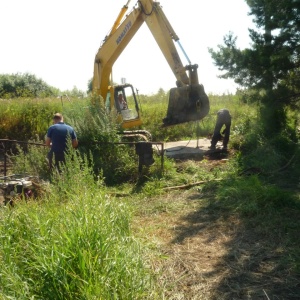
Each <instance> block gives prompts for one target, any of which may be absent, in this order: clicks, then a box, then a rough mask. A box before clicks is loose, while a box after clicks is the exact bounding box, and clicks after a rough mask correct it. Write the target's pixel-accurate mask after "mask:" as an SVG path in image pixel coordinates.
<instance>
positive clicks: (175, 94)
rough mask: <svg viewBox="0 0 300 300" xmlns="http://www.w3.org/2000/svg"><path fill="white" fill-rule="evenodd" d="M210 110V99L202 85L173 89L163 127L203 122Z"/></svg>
mask: <svg viewBox="0 0 300 300" xmlns="http://www.w3.org/2000/svg"><path fill="white" fill-rule="evenodd" d="M209 108H210V107H209V99H208V97H207V95H206V93H205V91H204V87H203V85H202V84H190V85H187V86H181V87H177V88H172V89H171V90H170V96H169V105H168V110H167V116H166V117H165V118H164V119H163V127H167V126H172V125H177V124H181V123H185V122H190V121H198V120H201V119H203V118H204V117H205V116H206V115H207V114H208V112H209Z"/></svg>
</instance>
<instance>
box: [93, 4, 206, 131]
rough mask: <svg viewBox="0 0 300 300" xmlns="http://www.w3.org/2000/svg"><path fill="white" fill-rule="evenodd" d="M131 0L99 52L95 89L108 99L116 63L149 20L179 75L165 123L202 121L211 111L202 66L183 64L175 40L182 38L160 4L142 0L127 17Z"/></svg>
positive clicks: (176, 74)
mask: <svg viewBox="0 0 300 300" xmlns="http://www.w3.org/2000/svg"><path fill="white" fill-rule="evenodd" d="M129 2H130V0H129V1H128V2H127V4H126V5H125V6H124V7H123V8H122V10H121V12H120V13H119V15H118V17H117V19H116V21H115V23H114V25H113V27H112V29H111V31H110V33H109V34H108V35H107V36H106V37H105V39H104V41H103V44H102V45H101V47H100V48H99V50H98V52H97V54H96V57H95V63H94V77H93V91H94V92H95V93H97V94H98V95H101V96H102V97H103V99H106V96H107V93H108V86H109V85H110V84H111V74H112V67H113V64H114V63H115V61H116V60H117V59H118V57H119V56H120V55H121V53H122V52H123V50H124V49H125V48H126V46H127V45H128V43H129V42H130V41H131V39H132V38H133V36H134V35H135V34H136V32H137V31H138V30H139V28H140V27H141V25H142V24H143V23H146V24H147V26H148V28H149V29H150V31H151V33H152V35H153V37H154V39H155V41H156V43H157V44H158V46H159V48H160V50H161V52H162V53H163V55H164V57H165V59H166V61H167V62H168V64H169V66H170V68H171V70H172V72H173V74H174V75H175V78H176V87H175V88H172V89H171V90H170V96H169V106H168V111H167V116H166V118H164V120H163V125H164V126H170V125H176V124H180V123H184V122H189V121H195V120H201V119H202V118H204V117H205V116H206V115H207V114H208V112H209V100H208V97H207V95H206V94H205V91H204V88H203V86H202V85H201V84H199V81H198V73H197V68H198V66H197V65H192V64H191V63H190V62H189V65H187V66H183V64H182V61H181V59H180V56H179V54H178V52H177V49H176V47H175V43H174V42H179V38H178V36H177V35H176V33H175V31H174V30H173V28H172V26H171V24H170V22H169V21H168V19H167V17H166V16H165V14H164V12H163V10H162V8H161V6H160V3H159V2H156V1H153V0H139V1H138V2H137V5H136V6H135V7H134V8H133V10H132V11H131V12H130V13H129V14H128V15H126V16H125V14H126V12H127V9H128V3H129ZM179 45H180V44H179ZM180 46H181V45H180Z"/></svg>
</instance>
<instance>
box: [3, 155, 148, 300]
mask: <svg viewBox="0 0 300 300" xmlns="http://www.w3.org/2000/svg"><path fill="white" fill-rule="evenodd" d="M69 158H70V159H67V162H66V166H65V168H63V171H62V172H61V173H57V174H54V177H53V180H52V185H51V192H50V193H48V194H46V195H45V197H44V198H43V199H41V200H42V202H28V203H25V202H20V201H19V202H17V204H16V206H15V207H14V208H13V209H9V208H8V207H7V209H1V211H0V235H1V245H2V247H1V249H0V257H1V260H0V275H1V276H0V286H1V289H0V290H1V297H4V298H5V299H8V298H11V299H31V298H39V299H147V297H149V299H153V298H151V296H147V295H152V294H153V291H152V290H151V279H150V275H149V272H148V270H147V269H146V267H145V264H144V262H143V259H142V254H141V249H140V246H139V244H138V243H137V242H136V241H135V240H134V239H133V237H132V236H131V232H130V226H129V216H130V211H129V208H128V207H127V206H126V205H124V203H122V202H120V201H116V199H114V198H111V197H109V196H108V195H106V193H105V189H104V187H103V186H102V184H101V180H100V181H99V180H97V181H95V180H94V175H93V173H92V168H91V166H90V164H89V163H87V159H85V158H84V159H81V158H80V157H79V156H76V155H75V156H73V157H71V156H69Z"/></svg>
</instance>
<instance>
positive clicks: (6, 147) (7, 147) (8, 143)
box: [0, 139, 164, 178]
mask: <svg viewBox="0 0 300 300" xmlns="http://www.w3.org/2000/svg"><path fill="white" fill-rule="evenodd" d="M93 143H94V144H99V145H100V144H103V142H97V141H95V142H93ZM138 143H139V142H108V143H106V144H115V145H134V146H136V145H137V144H138ZM147 143H149V144H151V145H152V146H153V145H158V146H160V150H158V151H157V152H158V154H159V156H160V157H161V172H163V169H164V143H163V142H147ZM15 144H19V145H35V146H41V147H47V146H46V145H45V144H41V143H34V142H25V141H17V140H9V139H0V154H1V152H2V154H3V157H2V160H3V165H1V167H2V168H1V169H3V171H2V172H3V175H4V178H5V177H6V176H7V170H8V160H7V158H8V153H11V150H12V148H13V147H12V145H15ZM1 145H2V147H1ZM79 147H80V144H79ZM139 170H141V166H140V165H139ZM0 171H1V170H0Z"/></svg>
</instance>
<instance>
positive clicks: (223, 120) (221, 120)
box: [209, 108, 231, 150]
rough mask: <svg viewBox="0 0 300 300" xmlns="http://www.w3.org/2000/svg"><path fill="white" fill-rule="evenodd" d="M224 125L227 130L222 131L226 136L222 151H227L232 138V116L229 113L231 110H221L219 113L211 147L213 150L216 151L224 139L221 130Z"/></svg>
mask: <svg viewBox="0 0 300 300" xmlns="http://www.w3.org/2000/svg"><path fill="white" fill-rule="evenodd" d="M223 125H225V129H224V130H223V131H222V134H224V137H223V148H222V149H223V150H227V145H228V142H229V136H230V126H231V115H230V113H229V110H228V109H226V108H223V109H220V110H219V111H218V112H217V121H216V125H215V129H214V134H213V136H212V140H211V146H210V147H209V148H210V149H211V150H215V149H216V145H217V142H218V141H220V140H221V139H222V135H221V129H222V127H223Z"/></svg>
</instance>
